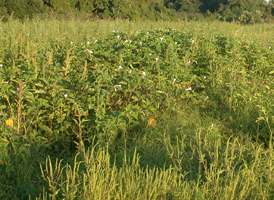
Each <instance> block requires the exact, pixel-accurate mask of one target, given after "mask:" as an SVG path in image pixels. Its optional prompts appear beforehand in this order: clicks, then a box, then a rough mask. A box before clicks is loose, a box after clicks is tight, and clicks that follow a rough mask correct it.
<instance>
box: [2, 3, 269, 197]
mask: <svg viewBox="0 0 274 200" xmlns="http://www.w3.org/2000/svg"><path fill="white" fill-rule="evenodd" d="M154 3H155V2H154ZM152 5H155V4H152ZM80 21H81V20H78V21H77V20H71V21H70V20H63V21H58V20H55V19H52V20H51V21H49V20H47V21H41V20H30V21H25V22H24V23H20V22H19V21H17V20H9V21H8V22H7V23H2V24H1V25H2V26H1V29H0V31H1V35H2V36H3V37H1V38H0V52H1V54H0V87H1V90H0V103H1V104H0V119H1V121H0V132H1V136H0V155H1V156H0V177H1V179H0V183H1V190H0V197H1V199H28V198H35V197H37V199H43V198H44V199H48V198H52V199H54V198H55V199H61V198H68V199H73V198H75V197H76V196H77V197H79V198H83V199H87V198H89V197H91V198H94V199H100V198H102V199H108V198H112V199H136V198H137V199H138V198H139V199H149V198H152V199H153V198H155V199H157V198H159V199H161V198H163V199H167V198H171V199H172V198H175V199H176V198H177V197H181V196H184V197H186V199H193V198H199V199H203V198H204V199H207V198H209V199H233V198H240V199H260V198H268V197H269V198H272V196H273V189H272V188H273V187H272V186H273V176H272V174H273V167H272V163H273V127H274V121H273V115H274V109H273V108H274V107H273V104H274V101H273V96H274V93H273V90H271V88H273V86H274V82H273V74H274V68H273V65H272V61H273V59H274V52H273V49H272V48H273V46H272V45H273V43H271V40H272V34H271V33H272V32H273V29H272V26H271V25H267V24H254V25H252V26H241V25H240V24H236V23H231V24H229V23H220V22H210V23H205V22H204V23H198V22H191V23H188V22H185V23H170V22H168V23H163V22H158V23H155V22H154V23H152V22H146V23H144V22H143V21H141V22H138V23H139V24H138V23H137V22H136V23H133V22H129V21H122V20H121V21H111V22H109V21H97V22H91V21H82V22H81V23H80ZM153 27H157V28H153ZM175 27H176V29H175ZM113 29H114V30H113ZM117 29H118V30H117ZM262 36H265V37H263V38H262ZM266 45H267V46H266ZM8 119H9V120H8ZM7 120H8V122H9V123H7ZM11 121H13V126H12V123H10V122H11ZM95 144H96V145H95ZM39 166H40V167H39Z"/></svg>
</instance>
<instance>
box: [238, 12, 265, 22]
mask: <svg viewBox="0 0 274 200" xmlns="http://www.w3.org/2000/svg"><path fill="white" fill-rule="evenodd" d="M239 21H240V22H241V23H243V24H254V23H262V14H261V12H260V11H259V10H256V12H248V11H244V13H243V14H242V15H241V17H240V18H239Z"/></svg>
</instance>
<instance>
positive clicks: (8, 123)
mask: <svg viewBox="0 0 274 200" xmlns="http://www.w3.org/2000/svg"><path fill="white" fill-rule="evenodd" d="M5 123H6V125H7V126H11V127H13V120H12V119H7V120H6V121H5Z"/></svg>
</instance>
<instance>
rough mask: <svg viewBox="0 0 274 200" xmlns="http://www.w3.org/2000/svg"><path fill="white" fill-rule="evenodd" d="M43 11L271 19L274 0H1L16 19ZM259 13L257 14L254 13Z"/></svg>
mask: <svg viewBox="0 0 274 200" xmlns="http://www.w3.org/2000/svg"><path fill="white" fill-rule="evenodd" d="M45 13H57V14H67V13H75V14H79V13H81V14H86V15H88V16H90V17H93V18H100V19H110V18H111V19H117V18H120V19H129V20H138V19H151V20H174V19H178V18H180V17H182V16H184V17H188V18H192V19H195V18H197V17H201V16H202V17H209V16H210V17H212V16H213V18H214V17H216V18H219V19H222V20H241V19H242V18H243V17H244V16H247V13H248V16H249V17H251V18H252V17H253V18H254V16H255V18H256V16H259V15H260V18H261V19H266V18H269V19H274V18H273V14H274V1H273V0H271V1H269V2H267V1H265V0H3V1H1V2H0V16H2V19H3V18H8V17H9V16H13V17H16V18H19V19H24V18H25V17H28V18H32V17H33V16H36V15H41V14H45ZM258 13H259V14H258Z"/></svg>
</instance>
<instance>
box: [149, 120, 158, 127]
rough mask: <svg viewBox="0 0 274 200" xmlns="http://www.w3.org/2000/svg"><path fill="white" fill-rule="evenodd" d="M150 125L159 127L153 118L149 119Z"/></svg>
mask: <svg viewBox="0 0 274 200" xmlns="http://www.w3.org/2000/svg"><path fill="white" fill-rule="evenodd" d="M148 125H149V126H151V127H155V126H156V125H157V123H156V120H155V119H153V118H149V120H148Z"/></svg>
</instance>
